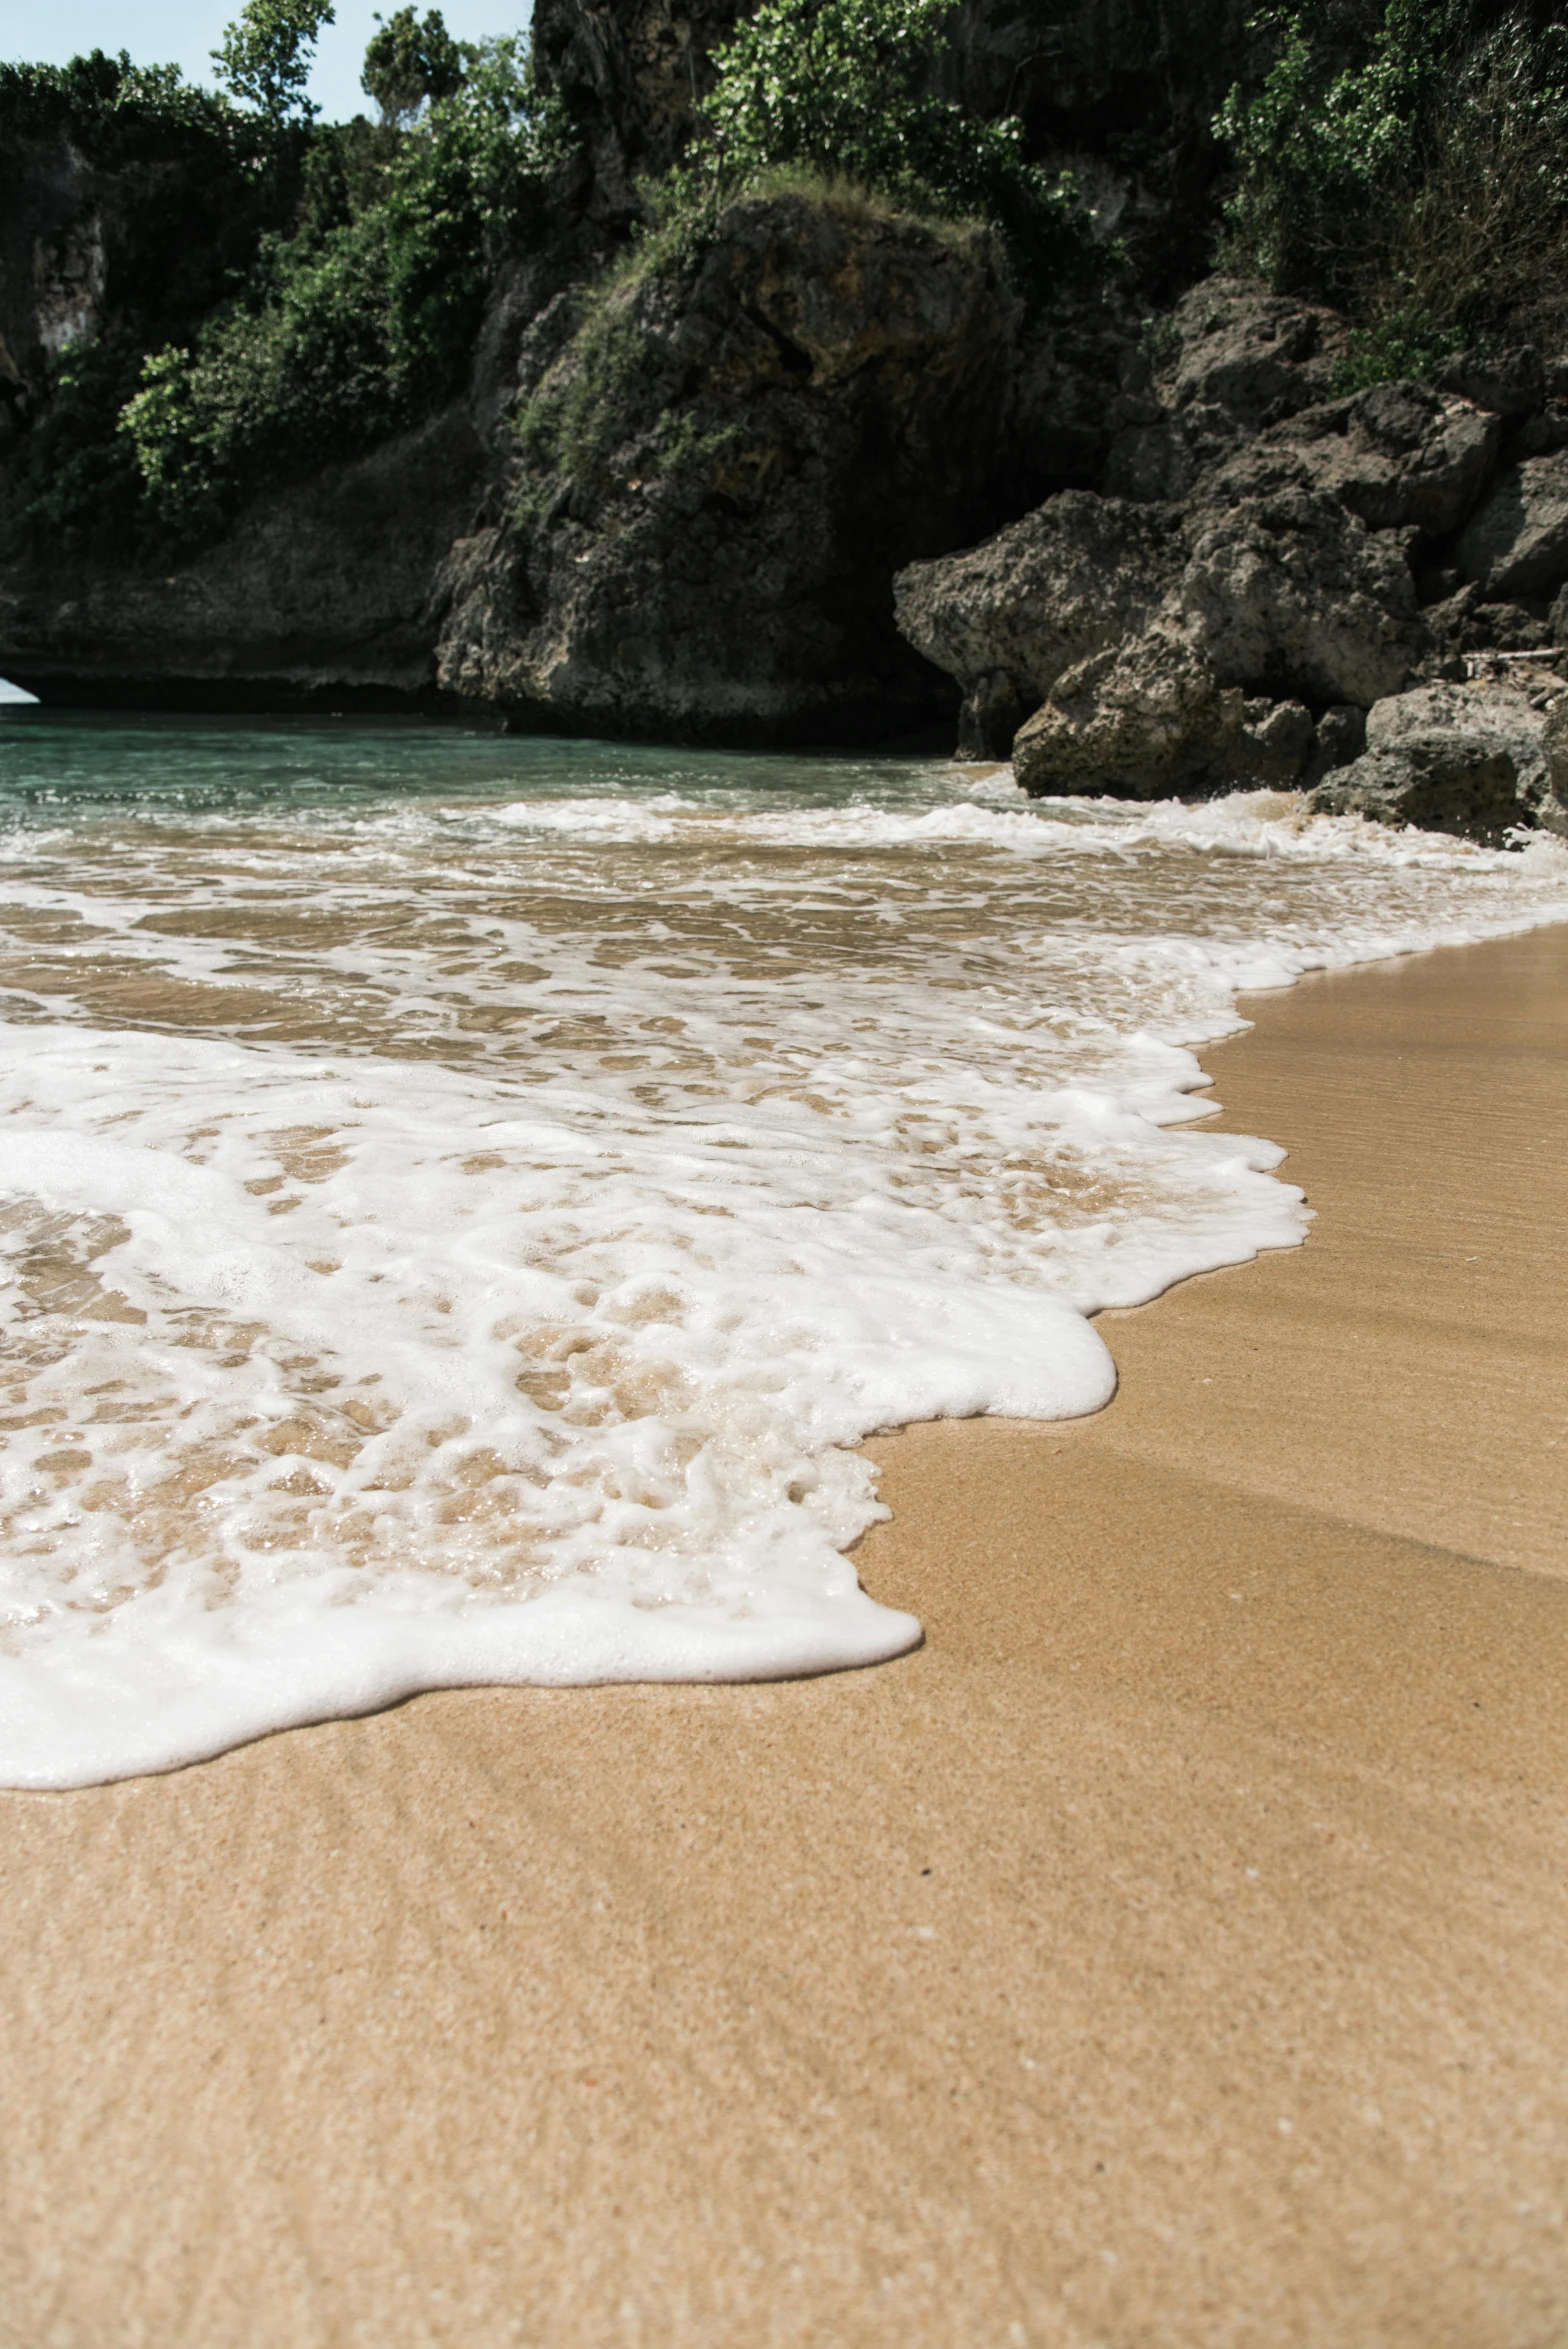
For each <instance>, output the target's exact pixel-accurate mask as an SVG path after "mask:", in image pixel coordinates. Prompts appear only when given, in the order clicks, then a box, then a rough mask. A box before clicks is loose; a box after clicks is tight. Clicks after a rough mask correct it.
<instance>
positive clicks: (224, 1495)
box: [0, 710, 1568, 1785]
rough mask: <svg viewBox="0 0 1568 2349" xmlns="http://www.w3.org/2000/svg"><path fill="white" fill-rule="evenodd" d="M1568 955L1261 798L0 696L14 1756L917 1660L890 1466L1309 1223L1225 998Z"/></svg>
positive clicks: (131, 1752)
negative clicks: (867, 1444)
mask: <svg viewBox="0 0 1568 2349" xmlns="http://www.w3.org/2000/svg"><path fill="white" fill-rule="evenodd" d="M1563 918H1568V854H1565V852H1564V850H1563V849H1562V848H1561V847H1560V846H1559V845H1558V844H1556V843H1553V842H1547V841H1538V842H1536V843H1535V844H1533V845H1531V846H1530V847H1528V848H1526V849H1525V850H1523V851H1522V852H1512V853H1499V852H1490V851H1483V850H1479V849H1473V848H1470V847H1467V846H1465V845H1464V844H1461V843H1458V842H1455V841H1451V840H1442V839H1435V838H1430V837H1425V836H1420V835H1412V834H1405V835H1398V836H1396V835H1393V834H1390V833H1387V832H1382V831H1379V830H1377V829H1376V828H1373V827H1367V826H1363V825H1361V824H1359V823H1358V822H1355V821H1353V820H1348V819H1342V820H1335V821H1332V822H1328V821H1321V820H1320V821H1318V822H1314V823H1306V822H1304V821H1303V820H1302V818H1301V816H1300V813H1299V810H1298V807H1297V804H1296V803H1295V802H1294V801H1291V800H1287V799H1280V798H1271V797H1267V796H1265V795H1253V796H1250V797H1247V798H1242V799H1233V800H1230V801H1227V802H1223V803H1215V804H1212V805H1209V806H1206V807H1200V808H1191V809H1189V808H1182V807H1178V806H1175V805H1163V806H1158V807H1152V808H1136V807H1129V806H1123V805H1114V804H1111V803H1105V802H1094V803H1089V802H1082V801H1078V802H1047V803H1030V802H1028V801H1026V800H1025V799H1024V798H1023V797H1022V796H1021V795H1020V794H1019V793H1018V792H1017V791H1016V790H1015V788H1014V787H1013V785H1012V783H1011V780H1010V778H1009V776H1008V775H1007V774H1006V772H1005V771H1002V772H999V773H993V774H992V775H990V776H989V777H982V778H981V779H979V780H977V770H975V769H973V768H969V769H964V768H959V767H955V766H951V765H948V764H944V763H941V762H934V761H919V762H897V761H889V760H876V761H871V760H861V761H856V760H851V759H843V758H834V759H828V758H811V759H808V758H803V757H785V756H771V757H741V756H727V755H723V754H714V753H707V752H690V751H653V750H635V751H633V750H626V749H622V748H618V747H609V746H605V745H602V744H592V743H561V742H542V741H536V740H519V739H507V738H503V737H500V736H490V735H477V734H468V733H463V732H459V731H456V730H453V731H445V730H436V729H431V728H423V727H418V728H416V727H396V726H390V725H382V726H370V725H362V724H346V723H343V724H326V723H323V724H319V725H318V724H306V723H298V724H290V723H281V722H279V723H269V722H243V723H242V722H235V723H231V724H229V723H224V724H216V723H198V722H191V723H188V724H182V723H177V722H169V721H156V722H155V721H148V722H145V723H135V722H127V723H119V724H115V723H108V722H102V721H92V720H69V719H64V718H59V717H49V716H47V715H45V714H43V713H39V712H25V713H23V712H17V711H12V710H7V711H5V712H4V713H3V715H0V1020H3V1022H4V1029H3V1035H4V1046H5V1050H4V1062H3V1069H0V1252H3V1253H0V1282H3V1286H0V1321H3V1342H4V1366H3V1367H4V1376H3V1391H0V1418H3V1442H4V1451H3V1454H0V1779H4V1780H7V1781H9V1782H11V1783H15V1784H33V1785H59V1784H68V1783H73V1782H77V1781H80V1780H84V1779H91V1778H99V1777H106V1776H112V1775H116V1774H120V1773H123V1772H127V1771H134V1770H139V1769H146V1768H156V1767H160V1766H166V1765H168V1764H171V1763H174V1762H177V1761H180V1760H184V1759H188V1758H190V1757H192V1756H194V1755H198V1754H202V1753H209V1752H212V1751H215V1750H217V1749H219V1748H221V1747H222V1746H224V1745H227V1744H231V1743H233V1742H235V1741H236V1740H237V1739H240V1738H243V1737H246V1736H251V1735H254V1734H256V1733H257V1732H259V1731H261V1730H264V1729H267V1728H272V1727H278V1726H281V1725H283V1724H285V1723H288V1722H293V1721H299V1720H304V1719H312V1718H319V1717H321V1716H323V1715H325V1714H331V1713H337V1712H349V1711H354V1710H357V1709H362V1708H364V1707H366V1706H369V1705H372V1704H376V1703H379V1702H383V1701H386V1700H388V1699H389V1698H391V1697H393V1696H395V1695H397V1694H400V1693H402V1692H405V1691H408V1690H411V1689H414V1688H420V1687H428V1686H433V1685H439V1684H445V1683H454V1682H462V1681H482V1680H508V1679H535V1680H557V1681H573V1680H578V1681H584V1680H596V1679H606V1678H701V1679H713V1678H729V1677H746V1676H753V1675H759V1674H774V1673H785V1672H797V1671H813V1670H820V1669H825V1668H828V1667H831V1666H834V1665H843V1664H850V1663H858V1662H870V1661H874V1660H876V1659H878V1658H881V1657H885V1656H888V1655H891V1654H894V1653H897V1652H898V1651H899V1650H900V1649H902V1648H904V1647H906V1646H908V1645H909V1644H910V1643H911V1642H912V1641H913V1640H914V1639H915V1638H916V1637H917V1636H918V1627H917V1626H916V1625H915V1624H914V1623H913V1621H912V1620H911V1619H910V1618H909V1617H907V1616H903V1615H898V1614H895V1613H892V1612H891V1611H889V1610H887V1609H885V1608H882V1607H879V1606H877V1605H876V1604H874V1603H873V1601H872V1600H871V1599H870V1598H869V1597H867V1596H866V1595H865V1594H864V1593H863V1592H862V1591H861V1590H860V1588H859V1585H858V1583H857V1581H856V1577H855V1572H854V1567H853V1564H852V1563H851V1562H850V1561H849V1560H848V1559H847V1558H846V1557H845V1555H844V1552H845V1551H846V1549H847V1548H848V1547H849V1545H850V1544H851V1543H852V1542H853V1541H854V1540H855V1538H856V1536H857V1535H858V1534H860V1533H861V1532H862V1531H863V1530H864V1529H865V1527H866V1526H867V1525H868V1524H869V1523H870V1522H871V1521H872V1520H873V1519H874V1518H875V1517H876V1516H877V1515H878V1514H879V1510H878V1504H877V1501H876V1497H875V1491H874V1484H873V1479H872V1475H871V1472H870V1470H869V1469H868V1467H867V1466H866V1464H865V1463H864V1462H863V1461H862V1460H861V1459H860V1458H859V1457H858V1455H857V1454H856V1453H855V1452H854V1451H853V1450H852V1449H851V1447H852V1446H854V1445H855V1444H856V1442H857V1441H858V1439H859V1438H860V1437H862V1436H863V1435H865V1434H866V1433H867V1432H869V1431H870V1430H871V1429H873V1428H876V1427H881V1426H886V1425H889V1424H896V1423H898V1422H900V1421H907V1420H910V1419H914V1418H921V1417H927V1416H931V1415H933V1414H939V1413H964V1412H976V1411H997V1412H1007V1413H1014V1414H1029V1415H1040V1416H1053V1415H1062V1414H1066V1413H1071V1412H1081V1411H1087V1410H1092V1409H1094V1408H1095V1407H1096V1406H1098V1405H1099V1404H1101V1403H1103V1402H1104V1401H1105V1400H1106V1398H1107V1396H1108V1395H1109V1393H1110V1389H1111V1384H1112V1373H1111V1368H1110V1363H1109V1359H1108V1357H1107V1355H1106V1353H1105V1349H1104V1347H1103V1345H1102V1344H1101V1341H1100V1339H1099V1337H1098V1336H1097V1334H1096V1333H1095V1331H1094V1329H1093V1327H1092V1325H1091V1323H1090V1321H1089V1320H1088V1319H1087V1318H1086V1316H1087V1315H1089V1314H1091V1313H1093V1312H1094V1311H1095V1309H1097V1308H1098V1307H1101V1306H1104V1305H1110V1304H1116V1305H1125V1304H1129V1303H1132V1302H1135V1301H1137V1300H1140V1299H1143V1298H1147V1297H1151V1296H1153V1295H1155V1294H1156V1293H1157V1292H1158V1291H1159V1290H1160V1289H1161V1288H1163V1287H1165V1286H1166V1285H1168V1284H1169V1283H1170V1282H1171V1281H1172V1280H1175V1279H1177V1278H1180V1277H1181V1276H1182V1275H1184V1274H1187V1273H1190V1272H1194V1271H1197V1270H1199V1269H1200V1268H1204V1267H1211V1266H1215V1265H1219V1264H1225V1263H1231V1262H1235V1261H1238V1260H1240V1259H1242V1258H1245V1257H1247V1256H1249V1255H1250V1254H1252V1253H1253V1252H1254V1251H1255V1250H1257V1249H1258V1248H1262V1247H1279V1246H1288V1245H1290V1244H1292V1243H1293V1242H1295V1241H1297V1240H1299V1239H1300V1238H1301V1236H1302V1234H1303V1232H1304V1229H1305V1217H1304V1214H1303V1211H1302V1208H1301V1206H1300V1203H1299V1199H1298V1195H1297V1194H1296V1193H1295V1192H1294V1191H1293V1190H1292V1189H1291V1188H1290V1187H1289V1186H1288V1185H1286V1184H1284V1183H1282V1182H1280V1181H1279V1180H1278V1179H1277V1178H1275V1177H1274V1176H1273V1175H1272V1174H1271V1172H1270V1171H1269V1170H1270V1169H1271V1168H1272V1167H1273V1166H1274V1165H1275V1164H1276V1163H1277V1160H1278V1153H1277V1151H1276V1150H1275V1149H1273V1148H1272V1147H1271V1146H1270V1145H1269V1144H1268V1143H1267V1142H1264V1141H1258V1142H1242V1141H1238V1140H1237V1139H1236V1138H1235V1137H1234V1136H1229V1135H1220V1134H1214V1133H1208V1132H1205V1131H1204V1130H1203V1128H1202V1126H1201V1124H1200V1125H1195V1124H1194V1123H1193V1122H1192V1121H1193V1120H1194V1119H1197V1118H1201V1117H1202V1116H1203V1114H1204V1111H1205V1107H1206V1104H1205V1103H1204V1102H1203V1101H1201V1100H1196V1101H1195V1100H1194V1099H1193V1098H1192V1089H1193V1088H1194V1087H1195V1086H1196V1085H1198V1084H1199V1083H1200V1081H1201V1076H1200V1069H1199V1065H1198V1062H1197V1060H1196V1059H1195V1058H1194V1056H1193V1050H1192V1048H1193V1047H1194V1046H1195V1045H1199V1044H1201V1043H1202V1042H1204V1041H1205V1040H1206V1039H1210V1038H1213V1037H1216V1036H1219V1035H1221V1034H1223V1033H1225V1032H1226V1031H1227V1030H1228V1029H1231V1028H1233V1027H1234V1026H1235V1025H1236V1024H1237V1015H1236V1012H1235V1009H1234V1002H1235V995H1236V992H1237V990H1238V989H1240V988H1248V987H1267V986H1276V985H1283V984H1286V983H1288V982H1289V981H1290V980H1291V979H1292V978H1293V977H1295V976H1296V975H1297V974H1298V973H1299V972H1300V971H1302V970H1304V969H1307V968H1311V967H1315V966H1322V965H1333V964H1341V963H1346V962H1351V961H1355V960H1360V959H1365V958H1369V957H1372V956H1376V955H1385V954H1390V953H1395V952H1398V951H1401V950H1404V949H1408V948H1412V947H1418V946H1424V945H1429V944H1433V943H1436V942H1439V941H1457V940H1461V939H1469V938H1479V937H1482V936H1486V935H1489V934H1495V933H1498V932H1501V931H1505V930H1509V929H1518V928H1522V927H1525V926H1528V925H1530V924H1532V923H1536V922H1540V921H1545V920H1553V919H1563Z"/></svg>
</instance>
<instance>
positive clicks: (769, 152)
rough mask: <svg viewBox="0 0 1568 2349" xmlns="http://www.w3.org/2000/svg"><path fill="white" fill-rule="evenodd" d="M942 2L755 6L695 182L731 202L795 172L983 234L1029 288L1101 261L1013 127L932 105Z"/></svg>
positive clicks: (1059, 182) (1063, 183) (708, 112)
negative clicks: (970, 224)
mask: <svg viewBox="0 0 1568 2349" xmlns="http://www.w3.org/2000/svg"><path fill="white" fill-rule="evenodd" d="M953 13H954V0H763V5H762V6H761V7H760V8H759V9H758V10H757V12H756V14H755V15H754V16H752V17H750V18H749V19H747V20H746V21H745V22H744V23H743V24H742V25H741V26H740V27H739V29H738V30H737V31H736V33H735V35H734V37H733V38H732V40H731V41H730V42H729V43H728V45H727V46H726V47H725V48H724V49H723V50H722V51H721V52H720V54H719V59H718V78H717V81H716V83H715V86H714V89H713V92H712V95H711V96H710V97H709V99H708V101H707V104H706V107H705V110H704V112H705V119H706V129H707V135H706V138H705V141H704V143H703V145H702V147H701V149H700V150H699V153H698V156H697V159H696V172H697V176H698V179H699V182H700V181H706V183H707V185H708V186H709V188H710V189H713V188H716V189H717V190H719V191H721V192H723V193H729V192H732V191H733V190H734V189H735V188H736V187H738V186H743V185H744V184H746V183H747V182H748V181H750V180H753V179H755V178H757V177H758V176H760V175H761V174H763V173H765V172H767V171H769V170H771V169H777V168H779V167H781V166H782V167H795V168H799V169H802V170H805V171H808V172H814V173H818V174H820V175H821V176H822V177H824V178H827V179H843V180H850V181H853V182H855V183H857V184H859V185H860V186H863V187H866V188H869V189H872V190H874V191H875V192H876V193H878V194H880V195H884V196H887V197H889V198H890V199H891V200H892V201H893V202H894V203H896V204H899V205H902V206H904V207H906V208H908V209H910V210H912V211H917V212H927V213H933V214H936V215H937V216H939V217H942V216H945V217H948V218H957V217H972V218H976V219H982V220H988V221H991V222H992V223H994V225H995V226H996V227H997V228H999V229H1000V230H1001V232H1002V234H1003V236H1004V237H1005V238H1006V240H1007V243H1008V246H1009V249H1010V251H1011V253H1012V254H1013V257H1014V261H1015V264H1016V266H1017V267H1018V268H1019V270H1020V272H1021V274H1022V275H1024V276H1025V277H1026V278H1027V279H1028V280H1030V281H1031V282H1036V283H1038V282H1040V281H1042V280H1049V279H1052V278H1061V277H1063V276H1083V275H1086V274H1093V273H1094V272H1095V270H1096V268H1097V266H1098V265H1099V264H1101V263H1103V262H1104V261H1105V260H1106V259H1107V258H1109V255H1108V253H1107V251H1106V249H1105V248H1097V247H1096V244H1095V241H1094V236H1093V224H1092V221H1091V219H1090V216H1089V214H1088V211H1087V209H1086V208H1085V206H1084V204H1083V203H1082V201H1081V199H1080V197H1079V195H1078V191H1077V189H1076V187H1075V186H1074V184H1073V182H1072V181H1071V179H1070V178H1068V177H1066V176H1064V175H1060V174H1047V173H1046V172H1044V171H1041V170H1039V169H1038V168H1036V167H1035V166H1034V165H1033V164H1031V163H1030V161H1029V160H1028V158H1027V156H1026V154H1025V152H1024V147H1023V131H1022V126H1021V125H1020V124H1019V123H1017V122H1014V121H1006V122H986V121H982V120H981V119H980V118H979V117H978V116H975V115H972V114H969V113H966V112H965V111H964V109H963V108H962V107H960V106H957V105H954V104H953V103H952V102H951V101H950V100H948V99H945V98H942V97H939V96H937V95H936V93H935V92H934V90H933V88H932V86H931V85H932V75H933V68H934V66H935V63H936V59H937V57H938V54H939V52H940V49H941V46H942V42H943V39H944V37H945V35H946V32H947V28H948V26H949V24H950V22H951V20H952V17H953Z"/></svg>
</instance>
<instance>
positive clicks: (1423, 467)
mask: <svg viewBox="0 0 1568 2349" xmlns="http://www.w3.org/2000/svg"><path fill="white" fill-rule="evenodd" d="M1501 432H1502V425H1501V422H1500V420H1499V419H1498V418H1497V417H1496V416H1494V415H1490V414H1488V413H1487V411H1486V410H1485V409H1482V408H1477V407H1473V406H1472V405H1471V404H1470V402H1469V401H1467V400H1461V399H1456V398H1454V397H1452V396H1451V395H1450V396H1448V397H1445V396H1444V395H1443V394H1442V393H1441V392H1435V391H1433V390H1431V389H1430V387H1429V386H1428V385H1426V384H1420V383H1381V384H1378V385H1377V386H1376V387H1375V388H1374V389H1373V390H1371V391H1366V392H1361V393H1359V394H1358V395H1357V396H1356V397H1355V398H1353V399H1348V400H1331V401H1328V402H1325V403H1324V404H1323V405H1322V406H1319V407H1313V408H1307V409H1305V410H1303V411H1302V412H1301V413H1300V414H1298V415H1295V416H1292V417H1289V418H1286V419H1285V420H1283V421H1282V422H1280V423H1278V424H1276V425H1274V426H1273V427H1272V428H1271V429H1270V430H1269V431H1267V432H1265V433H1262V434H1260V435H1259V437H1258V438H1257V439H1256V440H1255V441H1253V442H1252V443H1250V445H1249V446H1247V447H1246V448H1245V449H1243V450H1242V451H1241V452H1240V453H1239V454H1238V455H1237V456H1235V457H1233V458H1232V459H1231V460H1230V461H1229V462H1228V463H1227V464H1225V465H1224V466H1223V467H1222V468H1221V470H1220V472H1219V473H1218V474H1217V476H1215V478H1214V480H1213V481H1212V483H1210V484H1208V485H1206V488H1205V495H1207V496H1208V497H1210V498H1211V499H1212V498H1214V497H1216V496H1218V495H1221V494H1223V493H1225V492H1229V493H1231V494H1233V495H1235V496H1237V497H1247V496H1251V497H1258V496H1265V497H1266V496H1277V495H1278V494H1279V492H1280V491H1282V490H1285V489H1291V488H1298V489H1312V490H1320V491H1324V492H1326V493H1327V494H1328V495H1329V496H1331V497H1333V498H1336V499H1337V500H1338V502H1339V503H1340V504H1341V505H1342V506H1344V507H1345V508H1346V510H1347V511H1348V512H1349V513H1352V514H1356V515H1359V517H1360V519H1361V520H1362V521H1363V522H1365V523H1366V524H1367V525H1368V526H1369V527H1370V528H1371V529H1373V530H1389V529H1401V528H1415V529H1418V530H1420V531H1421V532H1422V533H1423V534H1424V535H1425V536H1427V537H1431V538H1441V537H1444V536H1446V535H1447V534H1448V533H1449V532H1450V531H1453V530H1457V529H1458V528H1459V525H1460V524H1461V523H1462V522H1463V521H1464V519H1465V517H1466V515H1467V514H1468V513H1469V511H1470V509H1471V507H1472V506H1473V505H1474V504H1475V501H1476V499H1477V497H1478V496H1479V495H1480V493H1481V490H1482V488H1483V486H1484V485H1485V482H1486V480H1487V477H1488V475H1489V474H1490V472H1491V470H1492V466H1493V464H1494V462H1495V460H1496V456H1497V445H1498V440H1499V438H1500V436H1501Z"/></svg>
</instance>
